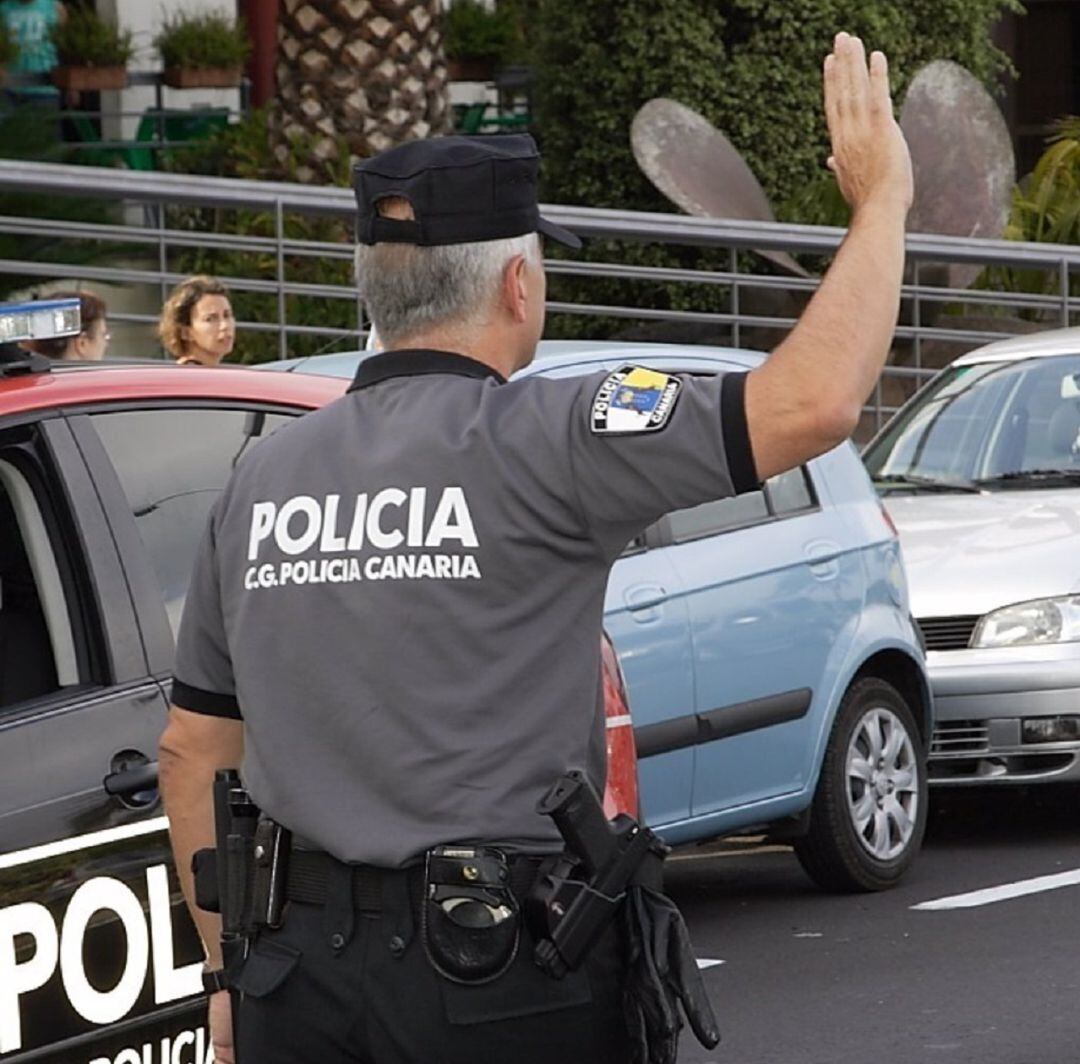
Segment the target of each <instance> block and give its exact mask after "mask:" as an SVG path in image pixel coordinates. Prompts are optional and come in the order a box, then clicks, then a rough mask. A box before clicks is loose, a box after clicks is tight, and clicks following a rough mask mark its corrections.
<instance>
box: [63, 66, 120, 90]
mask: <svg viewBox="0 0 1080 1064" xmlns="http://www.w3.org/2000/svg"><path fill="white" fill-rule="evenodd" d="M52 80H53V84H54V85H55V86H56V87H57V88H60V89H67V90H68V91H69V92H100V91H102V90H103V89H122V88H124V87H125V86H126V85H127V80H128V75H127V68H126V67H122V66H120V67H80V66H60V67H56V68H54V70H53V72H52Z"/></svg>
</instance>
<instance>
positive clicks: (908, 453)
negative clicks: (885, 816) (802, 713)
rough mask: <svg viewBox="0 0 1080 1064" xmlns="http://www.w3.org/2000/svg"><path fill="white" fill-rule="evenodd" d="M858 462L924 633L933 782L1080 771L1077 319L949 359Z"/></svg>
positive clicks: (1039, 778) (1075, 775)
mask: <svg viewBox="0 0 1080 1064" xmlns="http://www.w3.org/2000/svg"><path fill="white" fill-rule="evenodd" d="M863 457H864V460H865V462H866V465H867V468H868V469H869V471H870V474H871V477H872V478H873V480H874V483H875V485H876V486H877V488H878V491H879V492H880V493H881V494H882V496H883V498H884V499H885V503H886V506H887V508H888V511H889V513H890V514H891V516H892V518H893V520H894V522H895V523H896V526H897V528H898V530H899V532H900V543H901V546H902V548H903V554H904V561H905V564H906V567H907V573H908V582H909V586H910V591H911V602H912V609H913V611H914V614H915V617H916V619H917V621H918V623H919V627H920V628H921V630H922V633H923V638H924V640H925V643H926V649H927V665H928V667H929V672H930V680H931V685H932V687H933V691H934V701H935V707H936V723H935V728H934V734H933V741H932V744H931V750H930V762H929V769H930V781H931V783H932V784H937V785H945V784H954V785H955V784H983V783H1002V784H1009V783H1014V784H1015V783H1036V782H1043V781H1051V780H1076V779H1080V329H1061V330H1057V331H1054V332H1047V333H1040V334H1037V335H1034V336H1024V337H1018V338H1015V339H1010V340H1002V341H998V342H996V343H992V344H989V345H988V346H986V347H982V348H979V349H978V350H976V351H972V352H971V353H969V354H967V355H964V356H963V357H962V358H959V359H957V361H955V362H954V363H953V364H952V365H950V366H949V367H948V368H947V369H945V370H943V371H942V372H941V373H939V374H938V375H937V376H936V377H934V378H933V379H932V380H931V381H930V382H929V383H928V384H927V385H926V386H925V387H924V388H923V389H922V390H921V391H920V392H919V393H918V394H917V395H916V396H914V398H912V399H911V400H910V402H908V403H907V405H906V406H904V408H903V409H902V410H900V411H899V412H898V413H897V414H896V415H895V416H894V417H893V418H892V420H891V421H890V422H889V423H888V424H887V425H886V426H885V427H884V429H883V430H882V431H881V432H880V433H879V434H878V435H877V437H876V438H875V439H874V440H873V441H872V442H871V443H870V444H869V446H868V447H867V449H866V452H865V454H864V456H863Z"/></svg>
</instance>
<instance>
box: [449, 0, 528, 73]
mask: <svg viewBox="0 0 1080 1064" xmlns="http://www.w3.org/2000/svg"><path fill="white" fill-rule="evenodd" d="M517 39H518V37H517V22H516V19H515V13H514V11H513V9H512V7H511V6H510V5H507V4H505V3H504V4H503V5H500V6H498V7H496V8H495V9H494V10H489V9H488V8H487V7H486V6H485V5H484V4H483V3H481V0H454V2H453V3H452V4H451V5H450V7H449V8H448V10H447V11H446V13H445V14H444V15H443V45H444V47H445V49H446V56H447V58H448V59H488V60H493V61H495V62H507V61H508V59H509V58H510V56H511V55H512V53H513V50H514V47H515V44H516V42H517Z"/></svg>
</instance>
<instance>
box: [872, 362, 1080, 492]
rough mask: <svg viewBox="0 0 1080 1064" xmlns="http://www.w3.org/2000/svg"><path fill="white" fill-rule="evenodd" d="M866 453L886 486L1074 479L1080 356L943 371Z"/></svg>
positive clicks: (1078, 455) (1078, 453) (1079, 438)
mask: <svg viewBox="0 0 1080 1064" xmlns="http://www.w3.org/2000/svg"><path fill="white" fill-rule="evenodd" d="M863 458H864V461H865V462H866V467H867V469H868V470H869V471H870V475H871V477H873V479H874V481H875V482H876V483H877V484H878V485H879V486H881V487H886V488H887V487H890V486H892V487H895V488H903V489H904V490H916V491H917V490H920V489H928V490H940V489H941V487H942V486H943V485H947V486H949V487H955V488H956V489H957V490H972V487H973V486H975V487H976V488H985V487H1010V486H1012V487H1019V486H1023V487H1030V486H1032V485H1033V484H1036V482H1041V483H1044V484H1047V485H1050V486H1052V485H1053V483H1054V481H1055V480H1057V481H1062V480H1064V481H1066V482H1074V481H1075V482H1078V483H1080V355H1067V356H1061V357H1054V358H1029V359H1025V360H1024V361H1021V362H983V363H976V364H974V365H969V366H956V367H954V368H952V369H949V370H946V371H945V372H944V373H942V374H941V375H940V376H939V377H936V378H935V379H934V380H933V381H931V382H930V384H928V385H927V387H926V388H925V389H924V390H923V391H922V392H921V393H919V394H918V395H916V396H915V398H914V399H913V400H912V401H911V402H910V403H909V404H908V405H907V406H906V407H904V409H903V410H901V411H900V413H899V414H897V416H896V417H895V419H894V420H893V422H892V423H891V424H890V425H889V426H888V427H887V428H886V430H885V431H884V432H883V433H882V435H881V436H880V437H878V439H877V440H875V441H874V442H873V443H872V444H871V445H870V447H869V448H868V449H867V451H866V453H865V455H864V456H863ZM1036 486H1037V484H1036Z"/></svg>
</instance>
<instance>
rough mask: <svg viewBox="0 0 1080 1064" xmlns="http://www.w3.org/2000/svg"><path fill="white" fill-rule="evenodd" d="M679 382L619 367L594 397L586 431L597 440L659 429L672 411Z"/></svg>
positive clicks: (665, 375)
mask: <svg viewBox="0 0 1080 1064" xmlns="http://www.w3.org/2000/svg"><path fill="white" fill-rule="evenodd" d="M681 390H682V381H680V380H679V378H678V377H673V376H671V375H670V374H668V373H658V372H657V371H656V370H654V369H646V368H645V367H644V366H622V367H621V368H620V369H617V370H616V371H615V372H614V373H611V374H609V375H608V377H607V378H606V379H605V380H604V382H603V383H602V384H601V385H600V387H599V388H598V389H597V390H596V395H595V396H594V397H593V401H592V409H591V411H590V412H589V428H590V429H591V430H592V432H593V433H594V434H595V435H597V436H624V435H631V434H633V433H639V432H657V431H659V430H660V429H662V428H663V427H664V426H665V425H666V424H667V423H668V420H669V419H670V417H671V412H672V411H673V410H674V409H675V401H676V400H677V399H678V398H679V392H680V391H681Z"/></svg>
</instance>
